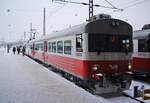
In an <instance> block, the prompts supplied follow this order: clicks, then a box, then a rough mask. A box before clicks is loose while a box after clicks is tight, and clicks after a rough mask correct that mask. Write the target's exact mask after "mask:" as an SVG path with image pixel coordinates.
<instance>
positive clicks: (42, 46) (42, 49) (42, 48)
mask: <svg viewBox="0 0 150 103" xmlns="http://www.w3.org/2000/svg"><path fill="white" fill-rule="evenodd" d="M41 51H44V45H43V43H42V44H41Z"/></svg>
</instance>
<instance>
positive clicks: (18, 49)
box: [17, 47, 20, 55]
mask: <svg viewBox="0 0 150 103" xmlns="http://www.w3.org/2000/svg"><path fill="white" fill-rule="evenodd" d="M17 52H18V55H19V54H20V47H17Z"/></svg>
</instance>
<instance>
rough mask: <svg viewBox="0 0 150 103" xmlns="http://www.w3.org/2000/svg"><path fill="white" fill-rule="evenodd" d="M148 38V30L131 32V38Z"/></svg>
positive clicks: (149, 30) (149, 31)
mask: <svg viewBox="0 0 150 103" xmlns="http://www.w3.org/2000/svg"><path fill="white" fill-rule="evenodd" d="M147 37H149V38H150V29H147V30H136V31H134V32H133V38H134V39H138V38H147Z"/></svg>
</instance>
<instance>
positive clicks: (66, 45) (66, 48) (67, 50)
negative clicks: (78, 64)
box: [64, 40, 71, 55]
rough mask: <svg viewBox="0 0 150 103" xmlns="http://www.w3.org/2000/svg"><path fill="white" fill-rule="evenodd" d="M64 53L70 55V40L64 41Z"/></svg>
mask: <svg viewBox="0 0 150 103" xmlns="http://www.w3.org/2000/svg"><path fill="white" fill-rule="evenodd" d="M64 53H65V54H69V55H71V41H70V40H69V41H65V42H64Z"/></svg>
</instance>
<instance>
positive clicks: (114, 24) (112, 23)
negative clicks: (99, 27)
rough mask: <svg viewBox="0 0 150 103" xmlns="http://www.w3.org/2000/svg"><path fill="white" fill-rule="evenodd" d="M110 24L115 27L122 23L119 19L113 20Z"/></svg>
mask: <svg viewBox="0 0 150 103" xmlns="http://www.w3.org/2000/svg"><path fill="white" fill-rule="evenodd" d="M110 24H111V25H112V26H113V27H117V26H119V25H120V24H119V22H118V21H112V22H111V23H110Z"/></svg>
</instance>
